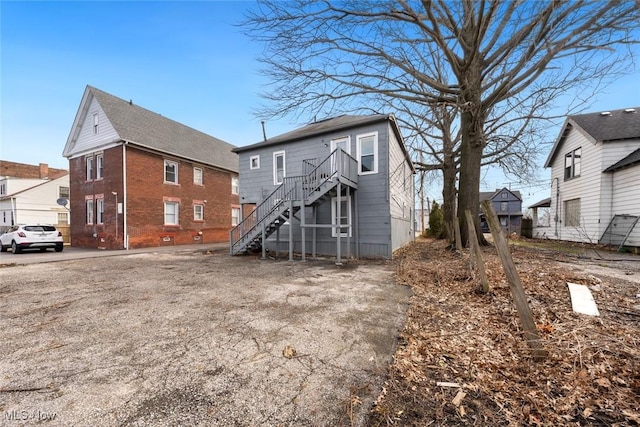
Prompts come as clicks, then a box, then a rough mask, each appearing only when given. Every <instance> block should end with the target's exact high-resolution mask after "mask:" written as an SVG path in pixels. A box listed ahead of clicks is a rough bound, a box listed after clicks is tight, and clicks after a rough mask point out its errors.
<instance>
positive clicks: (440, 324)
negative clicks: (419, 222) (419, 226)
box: [369, 239, 640, 426]
mask: <svg viewBox="0 0 640 427" xmlns="http://www.w3.org/2000/svg"><path fill="white" fill-rule="evenodd" d="M516 244H517V245H516ZM511 250H512V257H513V260H514V262H515V264H516V267H517V270H518V273H519V276H520V279H521V281H522V283H523V286H524V289H525V293H526V294H527V298H528V302H529V305H530V307H531V310H532V312H533V315H534V319H535V321H536V326H537V329H538V333H539V334H540V336H541V337H542V341H543V344H544V347H545V349H546V350H547V351H548V353H549V356H548V357H547V358H546V360H544V361H542V362H534V361H533V360H532V358H531V357H530V351H529V349H528V347H527V346H526V344H525V342H524V340H523V335H522V330H521V326H520V322H519V319H518V314H517V311H516V308H515V305H514V303H513V299H512V297H511V292H510V288H509V285H508V283H507V281H506V279H505V276H504V274H503V273H502V266H501V264H500V261H499V259H498V257H497V254H496V251H495V249H494V248H493V247H485V248H483V257H484V260H485V263H486V269H487V275H488V278H489V283H490V286H491V290H490V292H489V293H488V294H482V293H479V292H478V288H479V280H478V278H477V272H476V270H475V268H474V267H473V264H472V263H471V262H470V259H469V256H468V254H462V255H460V254H457V253H455V252H453V251H451V250H449V249H447V248H445V243H444V242H442V241H435V240H429V239H420V240H418V241H417V242H416V243H415V244H413V245H410V246H408V247H406V248H404V249H403V250H401V251H400V252H399V253H398V256H397V262H398V277H399V279H400V280H402V281H404V282H405V283H407V284H408V285H410V286H411V288H412V290H413V292H414V294H413V296H412V297H411V304H410V307H409V311H408V314H407V324H406V326H405V329H404V330H403V332H402V334H401V341H402V342H401V344H400V345H399V347H398V349H397V351H396V353H395V355H394V359H393V363H392V365H391V367H390V371H389V376H388V378H387V380H386V382H385V384H384V386H383V391H382V393H381V394H380V396H379V397H378V398H377V399H376V404H375V406H374V409H373V415H372V418H371V419H370V420H369V424H370V425H371V426H458V425H460V426H521V425H528V426H579V425H583V426H634V425H640V256H637V255H635V256H634V255H622V254H616V253H612V252H607V251H606V250H604V249H602V248H599V249H597V251H594V250H593V249H592V248H590V247H582V246H580V245H559V244H553V245H551V246H549V245H536V244H534V243H533V242H525V241H522V242H513V243H512V246H511ZM567 281H570V282H574V283H579V284H584V285H587V286H588V287H589V288H590V290H591V292H592V294H593V296H594V299H595V301H596V303H597V305H598V308H599V311H600V316H599V317H592V316H586V315H582V314H576V313H574V312H573V311H572V307H571V300H570V296H569V291H568V289H567V285H566V282H567Z"/></svg>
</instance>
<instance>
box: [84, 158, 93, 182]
mask: <svg viewBox="0 0 640 427" xmlns="http://www.w3.org/2000/svg"><path fill="white" fill-rule="evenodd" d="M84 173H85V178H86V180H87V181H92V180H93V156H91V157H85V169H84Z"/></svg>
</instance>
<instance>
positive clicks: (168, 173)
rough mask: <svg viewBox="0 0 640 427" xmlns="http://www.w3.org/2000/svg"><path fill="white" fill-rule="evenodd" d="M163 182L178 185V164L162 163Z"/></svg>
mask: <svg viewBox="0 0 640 427" xmlns="http://www.w3.org/2000/svg"><path fill="white" fill-rule="evenodd" d="M164 182H170V183H172V184H177V183H178V164H177V163H176V162H172V161H171V160H165V161H164Z"/></svg>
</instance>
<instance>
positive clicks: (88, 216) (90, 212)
mask: <svg viewBox="0 0 640 427" xmlns="http://www.w3.org/2000/svg"><path fill="white" fill-rule="evenodd" d="M93 205H94V203H93V199H85V200H84V206H85V222H86V224H89V225H92V224H93V220H94V209H93Z"/></svg>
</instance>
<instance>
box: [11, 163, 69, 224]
mask: <svg viewBox="0 0 640 427" xmlns="http://www.w3.org/2000/svg"><path fill="white" fill-rule="evenodd" d="M2 165H3V171H2V173H3V175H2V176H0V231H5V230H6V229H8V228H9V227H11V226H12V225H15V224H27V223H36V224H53V225H62V226H65V225H68V224H69V210H68V209H66V208H65V207H64V206H61V205H59V204H58V203H57V200H58V199H59V198H65V199H68V198H69V174H68V173H67V172H66V171H63V173H64V174H61V170H59V169H54V170H52V172H54V173H53V174H52V175H53V176H52V177H49V176H48V174H46V176H45V175H42V174H40V175H42V176H41V177H39V176H38V175H35V176H34V173H33V170H36V171H39V170H42V169H43V166H44V170H45V171H48V168H47V166H46V164H41V165H40V166H32V165H25V164H22V163H13V162H2ZM5 169H6V170H5ZM36 173H38V172H36ZM60 175H62V176H60Z"/></svg>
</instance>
